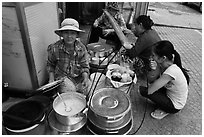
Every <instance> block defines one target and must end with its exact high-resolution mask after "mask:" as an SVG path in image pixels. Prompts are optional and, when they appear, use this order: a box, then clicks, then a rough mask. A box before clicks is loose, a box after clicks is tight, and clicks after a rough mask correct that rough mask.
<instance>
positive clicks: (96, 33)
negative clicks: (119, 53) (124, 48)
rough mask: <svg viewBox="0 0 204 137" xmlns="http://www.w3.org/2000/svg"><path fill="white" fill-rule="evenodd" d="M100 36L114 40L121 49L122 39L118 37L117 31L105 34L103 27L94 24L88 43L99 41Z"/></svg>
mask: <svg viewBox="0 0 204 137" xmlns="http://www.w3.org/2000/svg"><path fill="white" fill-rule="evenodd" d="M99 37H101V38H102V39H106V40H110V41H112V42H114V43H115V44H116V49H120V47H121V42H120V39H119V38H118V36H117V34H116V33H115V32H113V33H110V34H108V35H106V36H104V35H103V29H102V28H101V27H93V26H92V28H91V34H90V37H89V42H88V44H90V43H95V42H98V41H99Z"/></svg>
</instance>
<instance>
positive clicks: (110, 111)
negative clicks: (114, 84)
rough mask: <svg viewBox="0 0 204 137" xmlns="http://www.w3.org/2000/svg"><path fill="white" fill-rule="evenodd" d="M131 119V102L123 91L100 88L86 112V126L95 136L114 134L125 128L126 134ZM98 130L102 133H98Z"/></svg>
mask: <svg viewBox="0 0 204 137" xmlns="http://www.w3.org/2000/svg"><path fill="white" fill-rule="evenodd" d="M131 119H132V112H131V102H130V99H129V97H128V96H127V94H125V93H124V92H123V91H120V90H118V89H115V88H102V89H99V90H97V91H96V93H95V94H94V95H93V97H92V100H91V105H90V109H89V111H88V126H89V129H90V130H91V131H93V132H95V133H96V134H112V133H113V134H115V133H116V132H117V133H119V131H120V130H123V129H124V128H125V132H124V134H126V133H127V132H126V130H127V131H129V128H130V127H131V124H130V123H131V122H130V121H131ZM127 125H129V126H128V128H127V127H126V126H127ZM99 130H100V131H102V132H98V131H99ZM121 133H122V132H121Z"/></svg>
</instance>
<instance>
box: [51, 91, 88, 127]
mask: <svg viewBox="0 0 204 137" xmlns="http://www.w3.org/2000/svg"><path fill="white" fill-rule="evenodd" d="M60 95H61V97H62V98H61V97H59V96H57V97H56V98H55V100H54V101H53V109H54V112H55V117H56V119H57V120H58V121H59V122H60V123H61V124H63V125H66V126H70V125H74V124H76V123H79V122H80V121H82V120H83V119H84V113H86V99H85V96H84V95H83V94H80V93H77V92H67V93H62V94H60ZM62 99H63V100H62ZM63 101H64V102H63ZM64 103H65V104H66V106H65V105H64ZM65 107H67V108H65ZM66 109H67V110H66Z"/></svg>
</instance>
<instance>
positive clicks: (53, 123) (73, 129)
mask: <svg viewBox="0 0 204 137" xmlns="http://www.w3.org/2000/svg"><path fill="white" fill-rule="evenodd" d="M86 121H87V119H86V115H85V114H84V115H83V118H82V119H81V120H80V121H79V122H77V123H75V124H72V125H64V124H62V123H60V122H59V121H58V120H57V118H56V116H55V112H54V111H51V112H50V113H49V115H48V123H49V126H50V127H51V128H52V129H53V133H52V134H54V135H62V134H70V135H80V134H83V132H85V131H84V127H85V124H86Z"/></svg>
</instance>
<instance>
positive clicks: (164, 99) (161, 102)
mask: <svg viewBox="0 0 204 137" xmlns="http://www.w3.org/2000/svg"><path fill="white" fill-rule="evenodd" d="M139 91H140V94H141V95H142V96H144V97H146V98H148V99H150V100H151V101H153V102H154V103H155V104H156V105H157V106H158V108H160V109H162V110H164V111H165V112H167V113H177V112H178V111H179V109H176V108H175V107H174V105H173V103H172V101H171V99H170V98H169V97H168V96H167V94H166V88H164V87H163V88H160V89H159V90H158V91H156V92H154V93H153V94H151V95H148V94H147V92H148V91H147V87H142V86H140V88H139Z"/></svg>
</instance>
